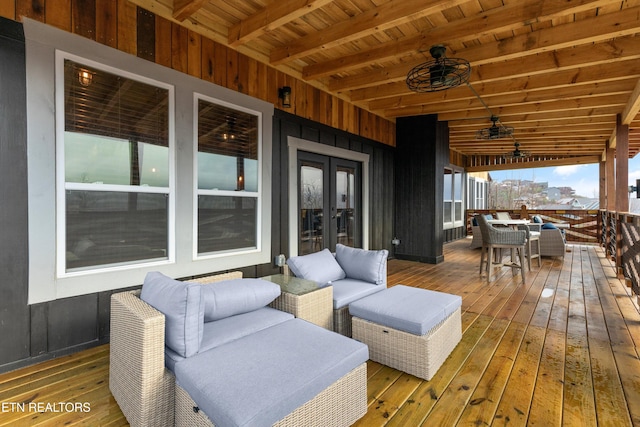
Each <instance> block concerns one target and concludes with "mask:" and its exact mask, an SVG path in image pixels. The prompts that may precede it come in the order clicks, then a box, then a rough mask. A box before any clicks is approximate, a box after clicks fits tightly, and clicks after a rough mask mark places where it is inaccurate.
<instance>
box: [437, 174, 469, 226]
mask: <svg viewBox="0 0 640 427" xmlns="http://www.w3.org/2000/svg"><path fill="white" fill-rule="evenodd" d="M444 169H445V170H450V171H451V194H450V197H451V198H450V199H447V197H443V199H444V200H443V205H442V208H443V212H442V216H443V224H442V229H443V230H449V229H451V228H456V227H462V226H463V225H464V221H465V218H464V216H465V214H464V212H465V197H464V195H465V192H466V188H465V187H466V186H465V183H466V180H465V179H464V171H463V170H462V169H460V168H459V167H456V166H451V165H450V166H447V167H445V168H444ZM442 173H443V174H444V170H443V171H442ZM456 174H461V176H460V185H461V186H462V188H461V189H460V196H461V199H456V198H455V193H456V179H455V175H456ZM444 201H450V202H451V221H447V222H444ZM457 201H459V202H460V203H462V207H461V210H462V217H461V219H460V220H456V202H457Z"/></svg>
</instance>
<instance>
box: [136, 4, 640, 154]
mask: <svg viewBox="0 0 640 427" xmlns="http://www.w3.org/2000/svg"><path fill="white" fill-rule="evenodd" d="M131 1H132V2H133V3H135V4H137V5H139V6H141V7H143V8H146V9H148V10H150V11H152V12H154V13H156V14H158V15H161V16H163V17H165V18H167V19H170V20H172V21H173V22H178V23H180V24H181V25H183V26H185V27H188V28H189V29H192V30H194V31H197V32H199V33H201V34H203V35H205V36H207V37H209V38H211V39H213V40H215V41H216V42H219V43H222V44H225V45H228V46H230V47H232V48H234V49H236V50H238V51H239V52H241V53H243V54H246V55H248V56H250V57H253V58H255V59H258V60H259V61H262V62H265V63H267V64H269V65H271V66H273V67H276V68H278V69H279V70H281V71H284V72H286V73H288V74H290V75H292V76H294V77H296V78H299V79H302V80H304V81H306V82H307V83H309V84H311V85H313V86H315V87H318V88H321V89H323V90H326V91H328V92H330V93H332V94H335V95H337V96H340V97H341V98H343V99H347V100H349V101H351V102H352V103H353V104H355V105H357V106H359V107H362V108H364V109H366V110H368V111H371V112H373V113H375V114H377V115H380V116H383V117H386V118H389V119H391V120H395V118H397V117H402V116H411V115H420V114H438V117H439V119H440V120H443V121H448V122H449V127H450V147H451V149H452V150H454V151H456V152H459V153H461V154H463V155H465V156H468V159H469V162H468V165H469V166H473V165H474V164H481V163H483V162H482V161H480V160H478V162H476V161H474V159H481V158H486V157H487V156H495V157H496V158H498V157H501V156H502V155H503V154H504V153H507V152H509V151H512V150H513V149H514V141H515V140H517V141H518V142H519V143H520V149H522V150H525V151H529V152H530V153H531V155H532V157H531V159H534V158H535V159H536V160H539V161H544V160H547V161H548V164H552V162H553V160H550V159H556V160H555V162H556V163H561V164H572V163H585V162H589V163H592V162H596V161H598V159H599V158H601V156H602V155H603V153H604V150H605V147H606V143H607V141H608V140H610V141H612V143H613V144H615V142H616V141H615V139H616V138H615V136H616V133H615V132H616V119H617V117H619V118H620V120H621V124H622V125H627V126H628V127H629V147H630V157H633V156H635V155H636V154H637V153H638V152H639V151H640V114H639V110H640V0H627V1H622V0H617V1H612V0H575V1H573V0H572V1H566V0H471V1H469V0H333V1H331V0H288V1H282V0H248V1H243V0H131ZM435 44H443V45H445V46H446V48H447V53H446V55H447V57H449V58H463V59H466V60H467V61H469V62H470V64H471V77H470V80H469V84H470V85H471V87H469V86H467V85H462V86H459V87H457V88H454V89H449V90H446V91H441V92H431V93H414V92H411V91H410V90H409V89H408V88H407V86H406V83H405V78H406V75H407V72H408V71H409V70H410V69H411V68H413V67H414V66H415V65H418V64H420V63H424V62H426V61H427V60H430V59H431V56H430V54H429V48H430V47H431V46H432V45H435ZM474 91H475V92H477V93H478V94H479V95H480V97H481V99H482V101H481V100H480V99H479V98H478V97H476V96H475V94H474ZM294 95H295V94H294ZM483 103H484V104H485V105H483ZM490 113H491V114H493V115H495V116H497V117H499V120H500V123H502V124H504V125H506V126H511V127H513V128H514V136H513V138H502V139H495V140H477V139H476V131H477V130H479V129H482V128H487V127H489V126H491V121H490V115H491V114H490Z"/></svg>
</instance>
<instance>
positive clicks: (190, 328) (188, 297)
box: [140, 271, 204, 357]
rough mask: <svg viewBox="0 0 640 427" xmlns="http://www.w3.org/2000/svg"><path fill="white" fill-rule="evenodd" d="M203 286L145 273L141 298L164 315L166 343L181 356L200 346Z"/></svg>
mask: <svg viewBox="0 0 640 427" xmlns="http://www.w3.org/2000/svg"><path fill="white" fill-rule="evenodd" d="M201 288H202V285H198V284H195V283H187V282H180V281H178V280H174V279H172V278H170V277H167V276H165V275H164V274H162V273H159V272H157V271H153V272H150V273H147V275H146V277H145V278H144V284H143V285H142V292H141V293H140V299H141V300H143V301H145V302H146V303H147V304H149V305H151V306H152V307H153V308H155V309H156V310H158V311H160V312H161V313H162V314H164V316H165V329H164V335H165V345H166V346H167V347H169V348H171V349H172V350H173V351H175V352H176V353H178V354H179V355H180V356H182V357H190V356H193V355H194V354H196V353H197V352H198V350H199V349H200V342H201V341H202V334H203V327H204V299H202V298H201V293H200V289H201Z"/></svg>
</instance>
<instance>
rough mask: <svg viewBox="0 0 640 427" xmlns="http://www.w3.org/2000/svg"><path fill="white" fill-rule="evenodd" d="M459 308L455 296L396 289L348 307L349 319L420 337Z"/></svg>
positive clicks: (377, 294)
mask: <svg viewBox="0 0 640 427" xmlns="http://www.w3.org/2000/svg"><path fill="white" fill-rule="evenodd" d="M461 305H462V298H461V297H460V296H458V295H453V294H447V293H444V292H437V291H431V290H427V289H420V288H414V287H411V286H404V285H396V286H394V287H392V288H389V289H386V290H385V291H383V292H378V293H376V294H373V295H371V296H368V297H366V298H363V299H360V300H358V301H355V302H353V303H351V304H349V313H350V314H351V315H352V316H355V317H359V318H360V319H365V320H368V321H370V322H373V323H377V324H379V325H384V326H388V327H390V328H393V329H398V330H400V331H405V332H408V333H410V334H414V335H424V334H426V333H427V332H429V331H430V330H431V329H433V327H434V326H437V325H438V324H439V323H440V322H442V321H443V320H445V319H446V318H447V317H449V316H450V315H451V314H453V313H454V312H455V311H456V310H457V309H458V307H460V306H461Z"/></svg>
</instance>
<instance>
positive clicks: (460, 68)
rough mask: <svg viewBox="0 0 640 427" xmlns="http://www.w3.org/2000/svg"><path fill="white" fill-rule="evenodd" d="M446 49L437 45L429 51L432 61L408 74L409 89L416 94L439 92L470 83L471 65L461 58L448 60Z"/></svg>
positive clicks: (416, 67) (418, 66)
mask: <svg viewBox="0 0 640 427" xmlns="http://www.w3.org/2000/svg"><path fill="white" fill-rule="evenodd" d="M445 51H446V48H445V47H444V46H443V45H435V46H432V47H431V49H429V53H430V54H431V56H432V57H433V59H432V60H430V61H427V62H425V63H422V64H420V65H417V66H415V67H414V68H413V69H411V71H409V73H408V74H407V80H406V82H407V87H408V88H409V89H410V90H412V91H414V92H437V91H440V90H446V89H451V88H454V87H457V86H460V85H462V84H464V83H467V82H468V81H469V76H470V75H471V65H470V64H469V62H468V61H466V60H464V59H461V58H447V57H446V56H445Z"/></svg>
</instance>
